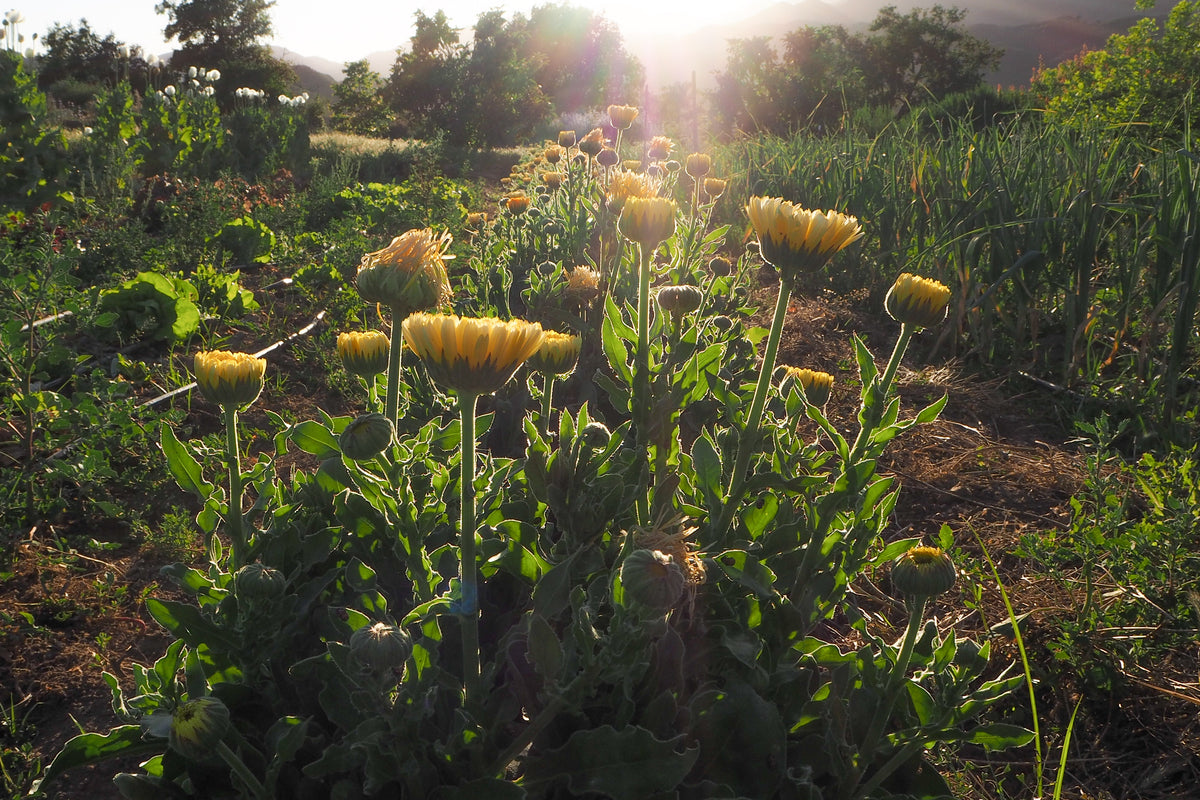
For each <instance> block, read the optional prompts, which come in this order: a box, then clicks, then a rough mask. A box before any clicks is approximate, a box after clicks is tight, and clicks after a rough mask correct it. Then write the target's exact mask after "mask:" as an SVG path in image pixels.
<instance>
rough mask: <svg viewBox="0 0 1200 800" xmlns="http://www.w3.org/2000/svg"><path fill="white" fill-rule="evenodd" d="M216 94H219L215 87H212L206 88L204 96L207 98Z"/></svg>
mask: <svg viewBox="0 0 1200 800" xmlns="http://www.w3.org/2000/svg"><path fill="white" fill-rule="evenodd" d="M216 93H217V90H216V89H214V88H213V87H211V86H205V87H204V96H205V97H212V96H213V95H214V94H216Z"/></svg>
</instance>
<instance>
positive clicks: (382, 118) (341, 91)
mask: <svg viewBox="0 0 1200 800" xmlns="http://www.w3.org/2000/svg"><path fill="white" fill-rule="evenodd" d="M342 71H343V72H344V73H345V76H346V77H345V78H343V79H342V81H341V82H340V83H338V84H337V85H336V86H334V87H333V96H334V101H333V108H332V109H331V111H332V115H333V120H332V123H333V129H334V130H338V131H345V132H347V133H356V134H359V135H362V136H382V135H383V134H385V133H386V132H387V128H388V123H389V122H390V115H389V113H388V109H387V107H386V106H385V105H384V103H383V97H382V95H381V94H380V89H382V88H383V79H382V78H380V77H379V73H377V72H374V71H373V70H372V69H371V68H370V66H369V65H368V64H367V61H366V59H363V60H361V61H352V62H350V63H348V64H346V66H345V67H344V68H343V70H342Z"/></svg>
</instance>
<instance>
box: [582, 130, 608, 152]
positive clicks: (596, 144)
mask: <svg viewBox="0 0 1200 800" xmlns="http://www.w3.org/2000/svg"><path fill="white" fill-rule="evenodd" d="M603 149H604V131H603V130H601V129H600V128H593V129H592V130H591V131H589V132H588V135H587V136H584V137H583V138H582V139H580V140H579V152H581V153H583V154H584V155H587V156H591V157H595V156H596V154H597V153H599V152H600V151H601V150H603Z"/></svg>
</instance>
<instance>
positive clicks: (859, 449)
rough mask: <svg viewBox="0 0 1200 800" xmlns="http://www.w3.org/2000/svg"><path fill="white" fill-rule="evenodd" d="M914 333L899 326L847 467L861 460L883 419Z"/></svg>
mask: <svg viewBox="0 0 1200 800" xmlns="http://www.w3.org/2000/svg"><path fill="white" fill-rule="evenodd" d="M916 331H917V327H916V326H915V325H909V324H907V323H902V324H901V325H900V335H899V336H898V337H897V338H896V346H895V347H893V348H892V356H891V358H889V359H888V363H887V367H886V368H885V369H884V371H883V378H882V379H881V380H880V381H878V382H877V383H876V384H875V387H874V389H873V391H872V392H871V393H870V394H869V395H868V399H869V400H870V402H871V407H870V408H868V409H867V413H866V421H865V422H864V423H863V425H862V428H860V429H859V431H858V436H857V437H855V439H854V446H853V447H852V448H850V460H849V463H848V464H847V465H846V466H847V467H849V466H850V465H851V464H855V463H857V462H858V459H860V458H862V455H863V451H865V450H866V448H867V442H869V441H870V439H871V434H872V433H874V432H875V426H876V425H878V424H879V420H880V419H882V418H883V411H884V409H885V408H887V399H888V395H889V394H891V392H892V383H893V381H895V380H896V371H897V370H898V369H900V362H901V361H902V360H903V359H904V351H906V350H907V349H908V342H909V340H910V339H912V335H913V334H914V333H916Z"/></svg>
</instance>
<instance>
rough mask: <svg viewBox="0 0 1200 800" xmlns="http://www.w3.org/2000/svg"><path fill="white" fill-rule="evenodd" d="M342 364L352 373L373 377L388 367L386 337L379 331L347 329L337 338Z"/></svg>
mask: <svg viewBox="0 0 1200 800" xmlns="http://www.w3.org/2000/svg"><path fill="white" fill-rule="evenodd" d="M337 349H338V355H339V356H341V359H342V366H344V367H345V368H346V371H347V372H349V373H350V374H352V375H358V376H359V377H361V378H373V377H375V376H376V375H378V374H380V373H381V372H387V368H388V349H389V345H388V337H387V336H385V335H384V334H382V333H380V332H379V331H361V332H359V331H347V332H345V333H339V334H338V338H337Z"/></svg>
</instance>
